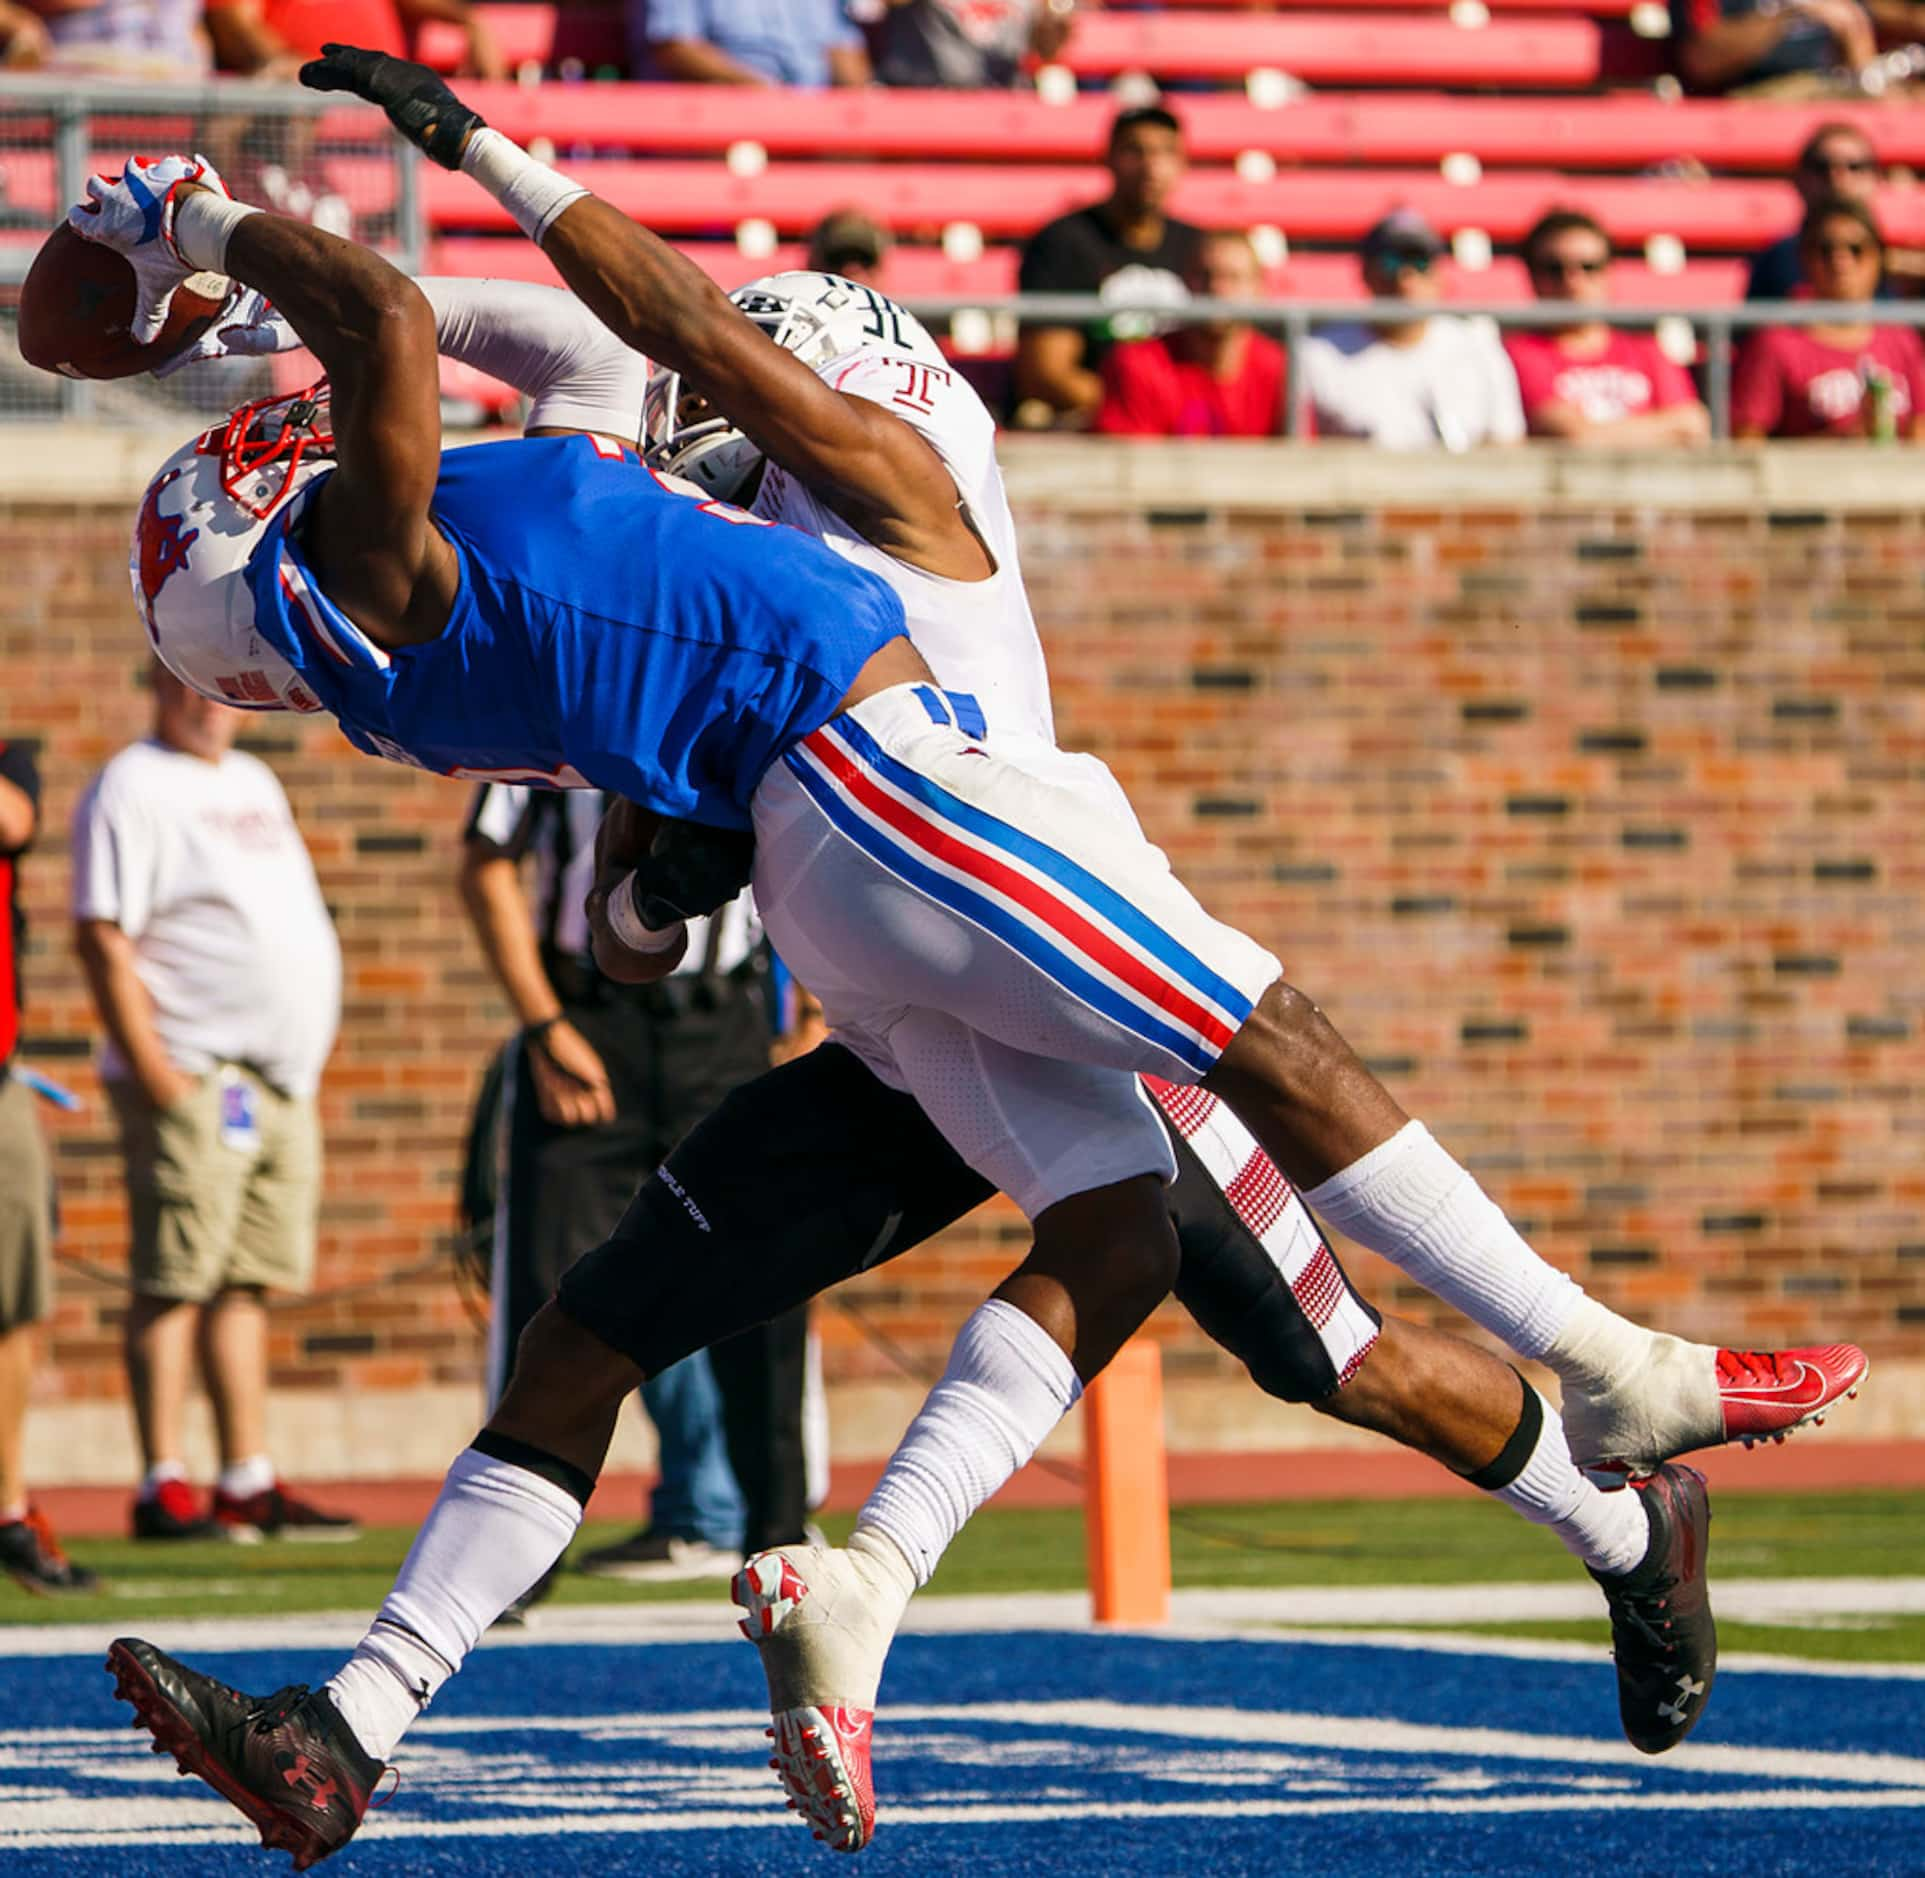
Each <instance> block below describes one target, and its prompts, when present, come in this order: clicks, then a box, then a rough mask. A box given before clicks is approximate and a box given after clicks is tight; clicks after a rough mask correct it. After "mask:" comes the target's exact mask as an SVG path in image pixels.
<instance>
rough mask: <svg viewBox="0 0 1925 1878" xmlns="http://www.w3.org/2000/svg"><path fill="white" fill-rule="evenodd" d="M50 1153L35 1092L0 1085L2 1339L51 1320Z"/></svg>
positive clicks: (11, 1082) (12, 1084)
mask: <svg viewBox="0 0 1925 1878" xmlns="http://www.w3.org/2000/svg"><path fill="white" fill-rule="evenodd" d="M50 1212H51V1209H50V1207H49V1205H48V1188H47V1149H46V1144H45V1143H44V1142H43V1141H42V1140H41V1138H40V1123H39V1120H38V1118H37V1117H36V1116H35V1115H34V1112H33V1092H32V1091H31V1090H30V1089H28V1088H27V1086H26V1084H24V1083H22V1082H17V1081H15V1080H14V1079H13V1078H11V1077H8V1078H7V1079H6V1080H5V1081H0V1334H4V1333H5V1332H7V1331H9V1330H18V1329H19V1328H20V1327H21V1326H22V1325H23V1324H37V1323H39V1321H40V1320H41V1319H42V1318H43V1317H45V1316H46V1314H47V1309H48V1304H49V1302H50V1293H51V1291H52V1288H53V1286H52V1280H51V1277H50V1273H49V1265H50V1261H51V1259H52V1256H53V1220H52V1218H51V1217H50Z"/></svg>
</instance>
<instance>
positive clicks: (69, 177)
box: [53, 92, 94, 418]
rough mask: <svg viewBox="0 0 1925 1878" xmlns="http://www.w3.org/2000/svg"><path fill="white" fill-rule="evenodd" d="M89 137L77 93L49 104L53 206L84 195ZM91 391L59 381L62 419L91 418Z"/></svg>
mask: <svg viewBox="0 0 1925 1878" xmlns="http://www.w3.org/2000/svg"><path fill="white" fill-rule="evenodd" d="M92 154H93V137H92V135H91V132H90V129H89V124H88V105H87V101H86V99H85V97H84V95H82V94H81V93H78V92H68V93H66V94H65V95H64V96H62V97H60V98H57V99H56V100H55V101H54V105H53V173H54V187H55V188H56V189H57V190H58V191H59V193H58V195H56V196H55V198H54V200H55V203H56V204H64V203H69V202H79V201H82V200H84V199H85V196H86V193H87V177H88V175H89V174H90V172H91V170H92V167H93V165H92V163H91V162H90V161H89V159H90V158H91V156H92ZM93 409H94V388H93V386H92V385H91V384H90V383H88V381H87V380H86V379H84V378H65V377H63V378H62V379H61V381H60V414H61V416H62V417H68V418H82V417H91V416H92V415H93Z"/></svg>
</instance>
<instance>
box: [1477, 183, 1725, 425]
mask: <svg viewBox="0 0 1925 1878" xmlns="http://www.w3.org/2000/svg"><path fill="white" fill-rule="evenodd" d="M1524 264H1525V266H1526V267H1527V268H1529V270H1530V275H1531V291H1532V292H1533V293H1535V294H1536V295H1537V297H1538V298H1539V299H1540V300H1571V301H1575V302H1576V303H1577V304H1578V305H1579V306H1580V307H1584V306H1590V307H1598V306H1603V305H1604V304H1605V303H1606V302H1607V301H1608V300H1609V299H1610V297H1611V239H1610V237H1609V236H1608V235H1606V234H1605V232H1604V230H1603V228H1602V227H1601V226H1600V225H1599V224H1598V223H1597V222H1596V221H1595V220H1593V218H1592V217H1590V216H1588V215H1586V214H1584V213H1583V212H1582V211H1581V210H1578V209H1553V210H1552V211H1551V212H1550V213H1549V214H1548V215H1546V216H1544V217H1543V218H1542V219H1541V220H1540V221H1539V222H1538V224H1537V226H1536V227H1534V228H1533V229H1532V230H1531V232H1530V233H1529V234H1528V235H1527V236H1525V238H1524ZM1504 350H1505V351H1506V352H1508V353H1509V354H1510V360H1511V366H1512V368H1513V369H1514V370H1515V371H1516V373H1517V388H1518V392H1519V394H1520V396H1521V397H1522V399H1523V403H1524V421H1525V423H1526V424H1527V425H1528V426H1529V428H1530V431H1531V434H1532V435H1533V436H1535V437H1556V438H1560V439H1562V440H1563V441H1564V442H1567V443H1595V444H1641V443H1702V442H1703V441H1704V440H1705V439H1706V438H1707V437H1708V436H1710V434H1711V416H1710V413H1709V412H1708V411H1706V409H1705V408H1704V406H1703V405H1702V404H1701V403H1700V402H1699V401H1698V394H1697V392H1696V391H1695V390H1694V389H1693V388H1692V384H1691V380H1690V378H1689V377H1688V376H1687V375H1686V374H1685V372H1684V369H1683V368H1682V367H1681V366H1679V365H1678V364H1677V363H1676V362H1675V361H1673V360H1671V359H1668V358H1666V357H1665V355H1664V352H1663V350H1662V348H1661V347H1660V346H1659V345H1658V342H1657V340H1656V339H1655V338H1653V337H1652V335H1651V334H1649V333H1634V332H1626V331H1625V330H1624V328H1623V327H1621V326H1611V325H1607V324H1606V323H1605V322H1604V321H1603V320H1601V319H1584V318H1579V319H1577V320H1576V321H1575V322H1574V323H1573V324H1571V325H1569V326H1555V327H1549V328H1545V327H1533V328H1529V329H1527V330H1520V331H1517V332H1512V333H1507V334H1506V335H1505V337H1504Z"/></svg>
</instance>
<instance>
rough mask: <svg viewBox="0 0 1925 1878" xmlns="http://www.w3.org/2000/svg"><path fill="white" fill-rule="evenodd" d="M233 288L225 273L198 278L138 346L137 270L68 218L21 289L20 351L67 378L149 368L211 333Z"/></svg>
mask: <svg viewBox="0 0 1925 1878" xmlns="http://www.w3.org/2000/svg"><path fill="white" fill-rule="evenodd" d="M227 286H228V283H227V280H226V277H225V276H223V275H220V274H195V275H192V276H191V277H190V278H189V279H188V280H186V281H185V282H183V283H182V285H181V287H180V289H179V291H178V292H177V293H176V294H175V295H174V302H173V305H172V306H170V307H169V308H168V310H167V324H166V325H165V326H163V327H162V328H161V332H160V337H159V338H158V339H156V340H155V341H154V342H153V344H152V345H146V346H141V345H136V344H135V343H134V341H133V338H132V336H131V335H130V334H129V332H128V330H127V323H128V321H129V320H131V319H132V318H133V316H134V270H133V269H132V268H131V267H129V266H128V265H127V262H126V260H125V258H124V257H123V256H121V255H118V254H116V253H115V252H114V251H113V249H111V248H103V247H102V246H101V245H100V244H99V243H98V242H94V241H86V240H83V239H82V238H81V237H80V236H79V235H76V234H75V233H74V231H73V230H72V229H71V228H69V227H68V226H67V225H66V224H65V223H64V222H63V223H62V224H61V225H60V226H59V227H58V228H56V229H55V230H54V231H53V233H52V234H51V235H49V236H48V237H47V239H46V240H45V241H43V242H42V243H41V244H40V252H39V253H38V254H36V255H35V256H34V258H33V266H32V267H31V268H30V269H29V270H28V273H27V279H26V284H25V285H24V286H23V287H22V288H21V290H20V353H21V356H22V357H23V358H24V359H25V360H26V361H27V363H28V364H29V365H37V366H39V367H40V369H41V370H42V371H46V372H62V373H64V374H65V375H66V376H67V377H69V378H131V377H132V376H133V375H134V374H135V373H136V372H150V371H152V370H153V369H154V367H155V366H157V365H165V364H166V363H167V361H168V360H169V359H170V358H172V357H173V356H174V354H175V353H176V352H178V351H179V350H180V349H181V348H182V347H183V346H185V345H189V344H191V343H192V342H193V341H194V340H196V339H198V338H199V337H200V335H201V334H202V333H203V332H204V331H206V329H207V326H208V324H209V322H210V321H211V320H212V319H213V318H214V316H215V315H216V314H217V313H219V312H220V310H221V304H222V302H223V301H224V300H225V299H226V297H227Z"/></svg>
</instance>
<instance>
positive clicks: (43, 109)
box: [0, 77, 427, 421]
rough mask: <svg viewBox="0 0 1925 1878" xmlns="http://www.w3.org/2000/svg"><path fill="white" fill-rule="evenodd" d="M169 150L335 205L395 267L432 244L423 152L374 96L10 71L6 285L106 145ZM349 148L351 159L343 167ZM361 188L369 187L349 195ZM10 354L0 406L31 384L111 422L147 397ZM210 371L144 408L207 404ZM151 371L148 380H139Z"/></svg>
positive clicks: (0, 150)
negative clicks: (204, 393) (43, 370)
mask: <svg viewBox="0 0 1925 1878" xmlns="http://www.w3.org/2000/svg"><path fill="white" fill-rule="evenodd" d="M167 149H176V150H178V149H191V150H197V151H202V152H205V153H206V154H207V155H208V156H209V157H211V158H212V159H213V161H214V162H215V163H216V165H217V166H218V167H219V168H220V170H221V172H222V174H223V175H224V176H225V177H226V178H227V180H228V183H229V186H230V187H231V188H232V189H233V190H234V193H235V194H236V195H238V196H241V197H242V198H243V199H245V200H248V201H254V202H259V203H262V204H263V206H269V207H275V208H281V209H284V210H286V211H287V212H289V213H293V214H300V215H304V216H309V215H311V216H313V217H314V218H315V219H317V220H320V219H322V218H323V217H324V216H325V215H326V214H328V213H329V212H334V213H336V214H338V215H339V216H340V217H342V218H344V219H345V221H346V223H347V225H348V226H349V227H350V229H351V230H352V232H353V233H354V234H355V235H356V236H357V237H358V238H361V239H365V240H367V241H368V242H369V244H370V245H371V246H373V247H376V248H378V249H379V250H380V251H381V252H382V253H383V254H385V255H387V256H388V258H389V259H390V260H392V261H393V262H394V263H395V264H396V265H397V266H399V267H402V268H404V269H406V270H407V271H408V272H410V273H415V272H418V271H419V270H420V266H421V263H422V260H423V259H424V257H425V256H426V254H427V241H426V225H425V221H424V218H423V213H422V207H421V194H420V187H419V176H418V166H419V163H420V154H419V152H418V151H416V150H415V149H414V147H413V146H412V145H410V144H406V143H403V142H402V140H401V139H400V138H398V137H396V136H395V135H394V134H393V132H392V131H391V130H390V128H389V126H388V123H387V120H386V118H385V117H384V116H383V115H382V114H381V113H380V112H379V111H377V110H376V109H375V108H374V107H373V106H372V105H367V104H363V103H361V102H360V101H359V100H358V99H353V98H348V99H343V98H341V97H338V96H335V95H331V94H321V93H316V92H312V91H303V90H302V89H301V88H300V87H299V86H297V85H263V84H256V83H253V82H251V81H249V80H246V79H210V80H207V81H206V82H204V83H195V84H164V83H148V82H145V81H141V82H117V81H93V80H81V79H75V78H72V77H45V78H41V77H7V78H0V289H9V288H15V287H17V286H18V285H19V283H20V282H21V281H23V280H24V279H25V278H26V275H27V271H28V269H29V268H30V267H31V266H32V264H33V257H34V255H35V253H36V252H37V250H38V247H39V242H38V240H37V239H33V237H35V236H37V235H39V234H42V233H44V231H46V230H48V229H50V228H52V227H53V226H54V225H55V223H56V222H57V221H58V219H59V218H60V217H61V216H63V215H64V214H65V213H66V210H67V208H68V206H69V205H70V204H72V203H75V202H79V201H81V200H82V199H83V198H84V196H85V193H86V187H85V186H86V181H87V178H88V177H89V176H90V175H91V174H92V173H93V172H94V171H95V170H96V169H97V168H100V167H101V166H102V165H101V163H100V162H98V161H97V160H96V159H97V158H105V159H109V160H117V159H119V158H120V157H122V156H124V155H125V154H126V153H127V152H129V151H133V150H150V151H154V152H156V153H158V152H159V151H162V150H167ZM343 158H348V159H353V161H352V162H351V163H350V164H349V166H348V170H347V171H346V172H342V171H341V166H340V160H341V159H343ZM344 177H345V181H344V180H343V179H344ZM344 190H345V193H344ZM357 193H358V194H360V195H361V196H362V198H363V199H361V200H355V199H352V198H353V197H354V196H355V195H356V194H357ZM9 237H12V238H11V239H10V238H9ZM6 297H7V298H11V295H7V296H6ZM4 350H7V349H6V348H0V352H3V351H4ZM6 363H7V366H8V377H9V378H10V379H12V382H11V383H9V382H7V381H6V380H0V418H5V417H8V416H14V415H19V414H21V413H20V405H21V403H22V402H23V401H24V400H25V397H26V394H27V392H28V390H29V389H30V388H32V389H35V390H38V391H39V392H40V393H41V394H42V396H43V397H44V399H45V401H46V402H47V403H48V404H49V405H51V406H52V407H53V408H54V409H55V410H57V412H58V415H59V416H61V417H62V418H75V417H99V418H101V419H103V420H104V421H113V420H114V419H115V418H116V417H126V416H130V415H134V414H135V413H136V412H137V410H138V407H139V402H140V400H139V399H138V398H137V397H136V396H135V395H134V394H132V393H131V392H128V391H126V390H123V391H121V392H118V393H114V392H109V391H107V390H105V389H104V388H103V387H100V386H97V385H92V384H89V383H87V382H85V381H83V380H76V379H60V380H58V381H52V380H46V379H45V377H44V375H43V374H37V373H34V374H31V376H28V377H16V376H15V375H16V374H25V373H30V370H31V368H29V367H26V366H24V365H22V364H21V363H20V362H19V361H18V360H17V359H12V360H8V361H6ZM170 382H172V381H170ZM206 382H207V381H206V380H205V378H204V377H203V376H202V375H201V373H200V369H199V368H195V369H194V370H190V371H189V372H187V373H183V374H182V380H181V382H180V383H179V384H177V385H176V387H175V389H174V391H172V392H171V393H169V394H168V396H167V398H166V400H164V401H163V400H162V399H161V398H160V396H159V392H158V388H155V391H154V393H153V395H152V396H150V397H149V398H148V400H147V403H148V408H149V410H151V409H152V408H153V406H154V404H155V403H167V404H176V405H177V404H187V405H194V406H200V405H204V404H205V402H206V400H205V399H204V398H202V397H200V396H198V395H197V394H198V392H199V390H200V389H201V387H203V386H204V385H205V384H206ZM216 382H218V381H216ZM148 383H149V381H145V380H143V381H141V384H142V386H143V389H145V387H146V386H147V385H148Z"/></svg>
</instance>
